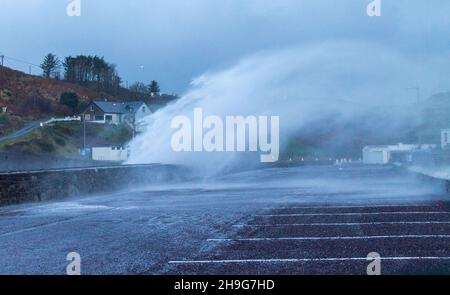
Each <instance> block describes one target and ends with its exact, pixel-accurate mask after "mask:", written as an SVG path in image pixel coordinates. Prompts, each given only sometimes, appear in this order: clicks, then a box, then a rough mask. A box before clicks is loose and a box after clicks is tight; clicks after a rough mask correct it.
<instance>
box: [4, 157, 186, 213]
mask: <svg viewBox="0 0 450 295" xmlns="http://www.w3.org/2000/svg"><path fill="white" fill-rule="evenodd" d="M180 171H181V169H180V168H178V167H175V166H169V165H138V166H115V167H99V168H79V169H61V170H47V171H27V172H13V173H0V206H8V205H13V204H20V203H25V202H41V201H48V200H54V199H63V198H67V197H71V196H77V195H86V194H93V193H102V192H111V191H115V190H120V189H127V188H133V187H136V186H142V185H146V184H151V183H155V182H171V181H174V180H177V179H181V178H182V175H183V174H182V173H180ZM184 175H185V174H184Z"/></svg>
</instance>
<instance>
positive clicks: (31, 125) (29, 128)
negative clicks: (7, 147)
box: [0, 121, 41, 141]
mask: <svg viewBox="0 0 450 295" xmlns="http://www.w3.org/2000/svg"><path fill="white" fill-rule="evenodd" d="M40 126H41V122H37V121H36V122H31V123H29V124H27V125H26V126H25V127H24V128H22V129H20V130H17V131H15V132H13V133H11V134H8V135H5V136H0V141H5V140H11V139H15V138H19V137H22V136H24V135H26V134H28V133H30V132H31V131H33V130H34V129H36V128H39V127H40Z"/></svg>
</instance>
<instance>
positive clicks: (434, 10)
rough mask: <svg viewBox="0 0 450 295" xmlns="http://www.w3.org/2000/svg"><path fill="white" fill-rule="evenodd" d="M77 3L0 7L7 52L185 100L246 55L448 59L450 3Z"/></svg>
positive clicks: (1, 43)
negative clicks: (92, 64)
mask: <svg viewBox="0 0 450 295" xmlns="http://www.w3.org/2000/svg"><path fill="white" fill-rule="evenodd" d="M69 2H71V1H69V0H0V13H1V17H0V28H1V29H0V36H1V37H0V38H1V39H0V53H3V54H5V55H7V56H11V57H15V58H19V59H22V60H26V61H29V62H32V63H35V64H39V63H40V62H41V60H42V57H43V56H44V55H45V54H46V53H48V52H53V53H55V54H57V55H58V56H60V57H64V56H67V55H76V54H97V55H100V56H104V57H105V58H106V59H107V60H108V61H110V62H113V63H115V64H116V65H117V67H118V70H119V73H120V75H121V76H122V78H123V79H124V80H125V81H128V82H129V83H132V82H134V81H136V80H140V81H144V82H149V81H150V80H152V79H156V80H158V81H160V83H161V84H162V88H163V90H164V91H165V92H172V91H174V92H177V93H182V92H183V91H185V90H186V89H187V88H188V87H189V83H190V81H191V80H192V79H193V78H195V77H196V76H198V75H201V74H202V73H203V72H205V71H209V70H214V69H220V68H223V67H226V66H228V65H230V64H232V63H234V62H235V61H236V60H238V59H240V58H242V57H245V56H247V55H251V54H253V53H256V52H259V51H265V50H276V49H284V48H289V47H290V46H301V45H305V44H317V43H319V44H320V43H321V42H328V41H339V40H355V41H368V42H374V43H379V44H381V45H383V46H388V47H391V48H393V49H395V50H397V51H399V52H400V53H401V54H402V55H405V56H408V57H411V58H415V59H421V58H425V57H427V56H430V55H433V56H434V55H436V56H447V57H448V58H450V16H449V15H450V1H448V0H428V1H424V0H382V16H381V17H372V18H370V17H368V16H367V14H366V7H367V5H368V3H370V2H371V0H341V1H339V0H270V1H263V0H127V1H120V0H81V16H80V17H69V16H67V14H66V6H67V4H68V3H69ZM374 58H376V57H374ZM6 65H7V66H8V65H10V66H15V67H17V68H20V67H22V68H26V67H24V65H21V64H20V63H18V62H13V61H7V64H6ZM141 66H143V67H141ZM35 71H36V72H37V70H35ZM449 71H450V69H449ZM449 84H450V78H449ZM448 88H450V87H448ZM442 90H445V89H442Z"/></svg>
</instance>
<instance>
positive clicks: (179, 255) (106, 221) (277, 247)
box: [0, 167, 450, 275]
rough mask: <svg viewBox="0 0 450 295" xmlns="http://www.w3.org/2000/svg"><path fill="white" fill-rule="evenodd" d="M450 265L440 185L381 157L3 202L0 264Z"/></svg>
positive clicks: (126, 270) (273, 270)
mask: <svg viewBox="0 0 450 295" xmlns="http://www.w3.org/2000/svg"><path fill="white" fill-rule="evenodd" d="M69 252H78V253H79V254H80V255H81V259H82V262H81V271H82V273H83V274H362V275H364V274H366V270H367V265H368V264H369V263H370V262H371V261H368V260H367V255H368V254H369V253H371V252H377V253H379V254H380V256H381V270H382V273H383V274H432V273H433V274H434V273H446V274H449V273H450V205H449V197H448V196H447V195H444V194H442V193H441V192H439V191H438V190H437V188H435V187H433V186H432V185H431V184H426V183H422V182H421V181H420V180H419V179H416V178H415V177H414V176H412V175H409V174H404V173H401V172H398V171H396V170H395V169H392V168H388V167H378V168H374V167H344V168H339V167H298V168H279V169H266V170H258V171H251V172H245V173H239V174H233V175H229V176H226V177H222V178H219V179H209V180H205V181H202V182H195V183H180V184H178V185H170V186H165V185H164V184H161V185H159V186H152V187H146V188H139V189H136V190H135V191H132V192H118V193H116V194H112V195H111V194H110V195H100V196H91V197H84V198H77V199H70V200H67V201H64V202H58V203H47V204H29V205H21V206H13V207H7V208H0V257H1V260H0V274H65V271H66V266H67V261H66V255H67V254H68V253H69Z"/></svg>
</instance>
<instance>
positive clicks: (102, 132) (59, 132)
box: [0, 122, 132, 158]
mask: <svg viewBox="0 0 450 295" xmlns="http://www.w3.org/2000/svg"><path fill="white" fill-rule="evenodd" d="M131 138H132V130H131V129H130V128H129V127H128V126H125V125H120V126H116V125H107V124H87V125H86V145H87V146H102V145H118V146H121V145H124V144H126V143H127V142H128V141H129V140H131ZM82 146H83V124H82V123H79V122H77V123H72V122H71V123H58V124H55V125H53V126H46V127H43V128H38V129H36V130H34V131H33V132H32V133H30V134H28V135H26V136H23V137H21V138H17V139H13V140H9V141H4V142H0V151H14V152H26V153H32V154H51V155H54V156H61V157H66V158H77V157H78V155H79V148H80V147H82Z"/></svg>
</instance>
